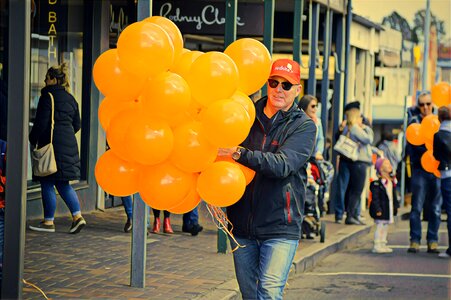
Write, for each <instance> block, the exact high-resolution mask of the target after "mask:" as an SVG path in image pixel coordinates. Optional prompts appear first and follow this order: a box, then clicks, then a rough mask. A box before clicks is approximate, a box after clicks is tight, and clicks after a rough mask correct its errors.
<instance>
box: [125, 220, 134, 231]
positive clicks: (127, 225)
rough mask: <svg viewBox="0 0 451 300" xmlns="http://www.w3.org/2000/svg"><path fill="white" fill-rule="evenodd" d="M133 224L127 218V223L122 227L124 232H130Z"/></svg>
mask: <svg viewBox="0 0 451 300" xmlns="http://www.w3.org/2000/svg"><path fill="white" fill-rule="evenodd" d="M132 227H133V224H132V220H130V219H129V218H127V222H125V225H124V232H127V233H128V232H130V231H131V230H132Z"/></svg>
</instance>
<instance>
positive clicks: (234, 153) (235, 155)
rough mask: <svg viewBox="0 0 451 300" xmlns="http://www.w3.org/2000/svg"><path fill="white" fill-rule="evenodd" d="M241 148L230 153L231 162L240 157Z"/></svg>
mask: <svg viewBox="0 0 451 300" xmlns="http://www.w3.org/2000/svg"><path fill="white" fill-rule="evenodd" d="M241 149H242V148H241V147H237V148H236V150H235V152H233V153H232V158H233V160H239V159H240V157H241Z"/></svg>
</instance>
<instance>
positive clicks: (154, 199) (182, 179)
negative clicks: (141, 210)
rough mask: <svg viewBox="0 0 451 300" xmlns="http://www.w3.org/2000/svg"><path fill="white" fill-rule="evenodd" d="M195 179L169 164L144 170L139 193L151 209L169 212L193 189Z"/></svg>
mask: <svg viewBox="0 0 451 300" xmlns="http://www.w3.org/2000/svg"><path fill="white" fill-rule="evenodd" d="M194 180H195V177H194V175H193V174H192V173H186V172H183V171H181V170H180V169H178V168H176V167H175V166H174V165H173V164H171V163H169V162H164V163H162V164H158V165H155V166H151V167H147V168H144V169H143V170H142V172H141V176H140V178H139V193H140V195H141V197H142V198H143V200H144V202H146V203H147V205H149V206H150V207H152V208H155V209H160V210H169V209H171V208H173V207H175V206H178V205H179V204H181V203H182V201H183V200H184V199H185V198H186V197H187V196H188V193H189V192H190V190H191V189H192V188H193V186H194V183H195V181H194Z"/></svg>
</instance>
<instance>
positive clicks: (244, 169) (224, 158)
mask: <svg viewBox="0 0 451 300" xmlns="http://www.w3.org/2000/svg"><path fill="white" fill-rule="evenodd" d="M216 161H228V162H231V163H232V164H236V165H237V166H238V167H240V169H241V171H242V172H243V175H244V178H245V179H246V185H248V184H249V183H251V181H252V179H254V177H255V171H254V170H252V169H249V168H248V167H246V166H243V165H242V164H240V163H239V162H237V161H235V160H234V159H233V158H231V157H230V156H218V157H216Z"/></svg>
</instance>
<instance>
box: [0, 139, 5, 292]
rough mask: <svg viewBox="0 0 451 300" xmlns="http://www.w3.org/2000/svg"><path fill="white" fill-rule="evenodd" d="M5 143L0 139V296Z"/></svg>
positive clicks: (3, 222)
mask: <svg viewBox="0 0 451 300" xmlns="http://www.w3.org/2000/svg"><path fill="white" fill-rule="evenodd" d="M5 192H6V141H4V140H2V139H0V295H1V291H2V279H3V245H4V241H5Z"/></svg>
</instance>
